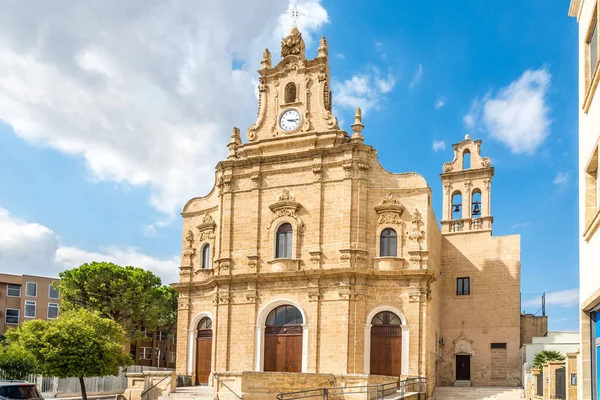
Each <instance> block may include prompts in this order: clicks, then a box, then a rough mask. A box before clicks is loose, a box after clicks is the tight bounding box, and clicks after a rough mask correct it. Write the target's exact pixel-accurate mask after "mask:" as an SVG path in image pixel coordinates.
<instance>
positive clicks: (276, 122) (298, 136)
mask: <svg viewBox="0 0 600 400" xmlns="http://www.w3.org/2000/svg"><path fill="white" fill-rule="evenodd" d="M328 57H329V55H328V47H327V40H326V39H325V37H322V38H321V40H320V42H319V48H318V50H317V56H316V58H314V59H307V58H306V53H305V45H304V39H303V38H302V34H301V33H300V31H299V30H298V28H297V27H295V26H294V27H293V28H292V29H291V31H290V34H289V35H288V36H286V37H284V38H283V39H282V41H281V61H279V63H278V64H277V65H272V60H271V52H270V51H269V50H268V49H265V51H264V52H263V56H262V60H261V62H260V64H261V69H260V70H258V73H259V85H258V96H259V97H258V115H257V118H256V122H255V123H254V124H253V125H252V126H251V127H250V128H249V129H248V131H247V132H246V137H247V138H248V143H247V144H246V145H245V146H244V150H245V151H246V153H247V154H248V155H250V156H251V155H252V154H254V153H257V154H258V150H260V154H263V155H264V154H265V152H272V151H278V150H281V149H283V147H282V146H281V141H280V140H278V139H285V140H286V145H285V147H286V148H288V149H294V150H296V151H297V150H299V149H300V148H302V147H305V145H307V143H313V146H314V145H315V143H319V144H318V145H319V146H323V145H326V144H332V143H338V142H340V141H343V140H344V139H346V138H347V134H346V133H345V132H343V131H340V129H339V126H338V121H337V119H336V118H335V117H334V116H333V115H332V113H331V110H332V96H331V89H330V86H329V85H330V73H329V58H328ZM310 136H312V138H311V139H309V137H310ZM315 136H317V137H316V138H315ZM303 138H304V139H305V140H303ZM275 147H278V149H276V148H275Z"/></svg>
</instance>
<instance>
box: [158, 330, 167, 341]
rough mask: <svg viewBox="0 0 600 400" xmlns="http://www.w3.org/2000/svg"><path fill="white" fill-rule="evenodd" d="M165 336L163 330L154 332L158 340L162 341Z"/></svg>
mask: <svg viewBox="0 0 600 400" xmlns="http://www.w3.org/2000/svg"><path fill="white" fill-rule="evenodd" d="M166 338H167V334H166V333H165V332H164V331H157V332H156V340H157V341H158V342H162V341H163V340H165V339H166Z"/></svg>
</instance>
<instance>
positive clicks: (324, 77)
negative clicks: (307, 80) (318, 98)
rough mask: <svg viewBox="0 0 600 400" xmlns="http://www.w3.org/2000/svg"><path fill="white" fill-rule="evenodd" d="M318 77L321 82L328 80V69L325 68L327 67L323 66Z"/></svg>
mask: <svg viewBox="0 0 600 400" xmlns="http://www.w3.org/2000/svg"><path fill="white" fill-rule="evenodd" d="M317 79H318V80H319V82H323V81H326V80H327V70H326V69H325V67H323V68H321V70H320V71H319V73H318V74H317Z"/></svg>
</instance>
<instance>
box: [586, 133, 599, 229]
mask: <svg viewBox="0 0 600 400" xmlns="http://www.w3.org/2000/svg"><path fill="white" fill-rule="evenodd" d="M599 214H600V168H598V143H596V145H595V146H594V150H593V152H592V155H591V156H590V159H589V161H588V163H587V165H586V168H585V227H584V237H585V239H586V240H589V239H590V238H591V236H592V235H593V234H594V232H595V230H596V229H597V228H598V225H600V216H599Z"/></svg>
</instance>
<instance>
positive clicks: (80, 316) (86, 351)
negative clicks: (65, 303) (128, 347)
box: [6, 309, 131, 400]
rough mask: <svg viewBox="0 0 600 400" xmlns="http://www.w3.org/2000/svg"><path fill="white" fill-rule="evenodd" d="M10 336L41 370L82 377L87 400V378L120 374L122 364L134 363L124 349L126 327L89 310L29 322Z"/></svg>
mask: <svg viewBox="0 0 600 400" xmlns="http://www.w3.org/2000/svg"><path fill="white" fill-rule="evenodd" d="M6 338H7V341H8V342H9V344H10V345H19V346H21V347H22V348H24V349H25V350H26V351H28V352H30V353H31V354H32V355H33V356H34V357H35V359H36V361H37V365H38V370H39V372H40V373H42V374H44V375H49V376H57V377H59V378H72V377H76V378H79V382H80V384H81V396H82V398H83V400H87V394H86V391H85V383H84V380H83V378H87V377H93V376H106V375H118V374H119V369H120V367H124V366H127V365H130V364H131V358H130V357H129V355H127V354H125V352H124V351H123V349H124V345H125V343H126V338H125V333H124V331H123V328H121V327H120V326H119V324H117V323H116V322H114V321H111V320H110V319H108V318H102V317H101V316H100V315H99V314H98V313H95V312H90V311H87V310H85V309H79V310H77V311H66V312H63V313H62V315H61V316H59V317H58V318H57V319H55V320H51V321H42V320H31V321H27V322H25V323H23V324H22V325H21V326H19V327H18V328H17V329H12V330H10V331H9V332H8V333H7V334H6Z"/></svg>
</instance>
